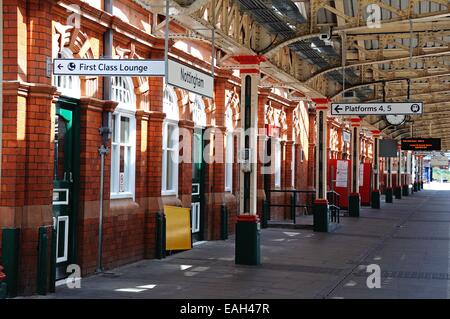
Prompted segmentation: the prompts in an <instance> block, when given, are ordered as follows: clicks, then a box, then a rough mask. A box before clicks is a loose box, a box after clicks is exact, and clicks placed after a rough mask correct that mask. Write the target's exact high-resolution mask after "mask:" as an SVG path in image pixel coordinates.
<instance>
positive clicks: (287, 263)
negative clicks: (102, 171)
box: [33, 184, 450, 299]
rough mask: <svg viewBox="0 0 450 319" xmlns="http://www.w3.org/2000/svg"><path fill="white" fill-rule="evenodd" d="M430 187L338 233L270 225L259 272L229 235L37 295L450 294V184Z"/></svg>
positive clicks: (365, 211) (365, 214)
mask: <svg viewBox="0 0 450 319" xmlns="http://www.w3.org/2000/svg"><path fill="white" fill-rule="evenodd" d="M427 188H429V189H427V190H422V191H420V192H417V193H414V194H413V195H412V196H408V197H403V198H402V199H401V200H394V203H393V204H386V203H384V200H382V205H381V209H380V210H375V209H371V208H368V207H363V208H362V209H361V216H360V217H359V218H352V217H343V218H341V224H340V226H341V227H339V228H338V229H337V230H336V231H335V232H333V233H326V234H324V233H315V232H313V231H312V230H309V229H283V228H268V229H263V230H262V231H261V255H262V264H261V265H260V266H242V265H235V263H234V237H230V239H228V240H226V241H210V242H206V243H203V244H201V245H197V246H195V247H194V249H192V250H190V251H186V252H182V253H178V254H175V255H172V256H169V257H167V258H166V259H163V260H142V261H139V262H136V263H133V264H130V265H126V266H124V267H120V268H117V269H113V270H112V271H111V272H110V273H107V274H100V275H93V276H89V277H87V278H83V279H82V281H81V288H79V289H69V288H67V287H66V286H65V285H63V286H59V287H57V289H56V293H55V294H49V295H47V296H35V297H33V298H220V299H221V298H283V299H287V298H345V299H348V298H449V295H450V266H449V265H450V186H447V185H445V184H432V185H428V186H427ZM369 264H377V265H379V266H380V270H381V288H373V289H369V288H368V287H367V285H366V281H367V277H368V275H369V273H367V272H366V267H367V265H369ZM153 285H154V286H153ZM142 286H144V287H142ZM139 287H141V288H139ZM130 288H132V289H138V290H136V291H129V290H125V291H124V290H120V289H130Z"/></svg>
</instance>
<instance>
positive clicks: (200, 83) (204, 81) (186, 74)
mask: <svg viewBox="0 0 450 319" xmlns="http://www.w3.org/2000/svg"><path fill="white" fill-rule="evenodd" d="M168 63H169V74H168V78H167V83H168V84H170V85H172V86H175V87H178V88H181V89H185V90H187V91H189V92H192V93H195V94H199V95H202V96H205V97H208V98H212V97H213V90H214V78H213V77H212V76H211V74H208V73H206V72H202V71H199V70H197V69H194V68H191V67H189V66H187V65H185V64H182V63H179V62H176V61H174V60H171V59H169V61H168Z"/></svg>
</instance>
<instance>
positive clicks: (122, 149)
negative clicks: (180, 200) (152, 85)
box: [111, 77, 136, 199]
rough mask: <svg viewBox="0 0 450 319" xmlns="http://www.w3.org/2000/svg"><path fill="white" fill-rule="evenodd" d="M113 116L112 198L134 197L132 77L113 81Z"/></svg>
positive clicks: (134, 155)
mask: <svg viewBox="0 0 450 319" xmlns="http://www.w3.org/2000/svg"><path fill="white" fill-rule="evenodd" d="M111 85H112V86H111V87H112V95H111V99H112V100H113V101H116V102H119V104H118V105H117V108H116V110H115V111H114V113H113V115H112V141H111V142H112V151H111V198H133V199H134V188H135V185H134V179H135V159H136V118H135V112H136V106H135V96H134V92H133V84H132V82H131V79H130V78H123V77H113V78H112V79H111Z"/></svg>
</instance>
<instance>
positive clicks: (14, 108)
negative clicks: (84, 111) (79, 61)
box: [0, 0, 56, 295]
mask: <svg viewBox="0 0 450 319" xmlns="http://www.w3.org/2000/svg"><path fill="white" fill-rule="evenodd" d="M51 7H52V5H51V3H46V4H45V5H42V4H40V3H39V1H37V0H32V1H27V2H26V1H11V0H6V1H3V6H2V10H3V45H4V46H3V50H4V51H3V80H4V82H3V96H2V99H3V105H2V107H3V118H2V136H1V138H2V151H1V181H0V182H1V190H0V229H2V228H4V227H5V228H18V229H20V231H21V235H20V242H19V245H20V248H19V269H18V287H17V288H18V293H19V294H25V295H28V294H32V293H34V292H35V290H36V276H37V254H38V229H39V227H40V226H44V227H46V228H47V234H48V235H49V243H50V241H51V231H50V229H51V225H52V191H53V143H52V141H53V135H52V134H53V133H52V120H53V118H54V117H53V114H54V101H55V98H56V96H55V88H54V87H52V86H51V78H50V77H47V76H46V72H45V71H46V70H45V66H46V64H45V61H46V57H47V56H51V47H50V46H49V45H48V43H51V34H52V32H51V14H50V12H51ZM37 25H38V26H39V32H37V30H36V28H32V27H31V26H37ZM28 44H33V45H32V46H29V45H28ZM0 238H1V231H0ZM0 240H1V239H0ZM48 248H49V250H48V251H49V256H48V258H49V259H50V246H49V247H48ZM6 275H8V274H6Z"/></svg>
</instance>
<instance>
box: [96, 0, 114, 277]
mask: <svg viewBox="0 0 450 319" xmlns="http://www.w3.org/2000/svg"><path fill="white" fill-rule="evenodd" d="M103 8H104V11H105V12H107V13H109V14H112V11H113V0H104V1H103ZM112 47H113V31H112V29H111V28H108V30H106V32H105V33H104V34H103V58H112ZM103 100H106V101H108V100H111V77H109V76H104V77H103ZM110 122H111V113H110V112H108V111H103V113H102V127H101V128H99V132H100V134H101V135H102V145H101V146H100V148H99V149H98V153H99V155H100V198H99V200H100V207H99V223H98V253H97V272H102V271H103V265H102V253H103V188H104V187H103V186H104V185H103V184H104V176H105V156H106V154H108V151H109V150H108V144H109V138H110V134H111V125H110Z"/></svg>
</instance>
